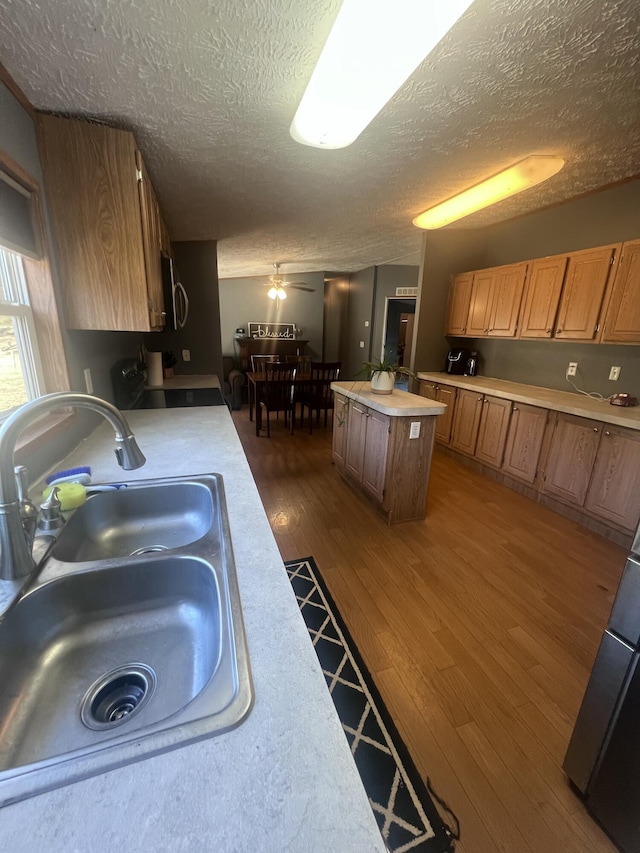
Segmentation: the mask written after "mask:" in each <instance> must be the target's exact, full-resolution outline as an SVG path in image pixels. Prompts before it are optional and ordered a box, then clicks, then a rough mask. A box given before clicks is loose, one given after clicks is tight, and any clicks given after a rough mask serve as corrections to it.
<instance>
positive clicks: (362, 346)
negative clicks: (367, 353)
mask: <svg viewBox="0 0 640 853" xmlns="http://www.w3.org/2000/svg"><path fill="white" fill-rule="evenodd" d="M360 349H364V341H360Z"/></svg>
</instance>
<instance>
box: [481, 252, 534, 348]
mask: <svg viewBox="0 0 640 853" xmlns="http://www.w3.org/2000/svg"><path fill="white" fill-rule="evenodd" d="M526 277H527V264H526V263H523V264H511V265H510V266H506V267H498V268H497V269H496V275H495V283H494V287H493V297H492V303H491V317H490V320H489V335H490V336H491V337H496V338H513V337H515V334H516V328H517V325H518V315H519V313H520V304H521V302H522V293H523V291H524V283H525V279H526Z"/></svg>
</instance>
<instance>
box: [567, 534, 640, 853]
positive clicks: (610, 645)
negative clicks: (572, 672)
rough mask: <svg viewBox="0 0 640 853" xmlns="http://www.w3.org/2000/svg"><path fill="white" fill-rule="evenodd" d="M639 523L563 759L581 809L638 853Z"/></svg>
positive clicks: (627, 849) (622, 845) (629, 851)
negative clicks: (580, 796) (583, 803)
mask: <svg viewBox="0 0 640 853" xmlns="http://www.w3.org/2000/svg"><path fill="white" fill-rule="evenodd" d="M639 660H640V528H639V529H638V532H637V533H636V536H635V539H634V541H633V545H632V549H631V554H630V555H629V557H628V559H627V562H626V565H625V570H624V573H623V575H622V580H621V581H620V586H619V587H618V591H617V593H616V598H615V601H614V603H613V608H612V610H611V615H610V617H609V624H608V625H607V629H606V631H605V632H604V635H603V637H602V642H601V643H600V648H599V650H598V654H597V656H596V660H595V663H594V665H593V670H592V672H591V677H590V679H589V683H588V685H587V689H586V691H585V694H584V699H583V700H582V706H581V708H580V712H579V714H578V719H577V720H576V725H575V728H574V730H573V735H572V737H571V741H570V743H569V748H568V750H567V754H566V757H565V760H564V769H565V771H566V773H567V775H568V776H569V778H570V779H571V780H572V781H573V782H574V784H575V785H576V786H577V787H578V788H579V789H580V791H581V792H582V793H583V794H584V796H585V800H586V804H587V808H588V810H589V811H590V812H591V814H592V815H593V816H594V817H595V818H596V819H597V820H598V821H599V822H600V823H601V824H602V826H603V827H604V829H605V830H606V831H607V832H608V833H609V835H610V836H611V837H612V838H613V840H614V841H615V842H616V844H618V846H619V847H620V848H621V850H623V851H624V853H640V665H639V663H638V661H639Z"/></svg>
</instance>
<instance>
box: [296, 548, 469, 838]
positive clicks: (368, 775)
mask: <svg viewBox="0 0 640 853" xmlns="http://www.w3.org/2000/svg"><path fill="white" fill-rule="evenodd" d="M285 566H286V569H287V574H288V575H289V580H290V581H291V585H292V587H293V590H294V592H295V594H296V598H297V600H298V605H299V607H300V611H301V613H302V616H303V618H304V621H305V623H306V625H307V628H308V630H309V635H310V637H311V640H312V642H313V645H314V647H315V650H316V653H317V655H318V659H319V661H320V665H321V666H322V671H323V673H324V676H325V678H326V680H327V685H328V687H329V692H330V693H331V696H332V698H333V702H334V704H335V706H336V709H337V711H338V716H339V717H340V721H341V722H342V728H343V729H344V733H345V735H346V736H347V740H348V742H349V745H350V746H351V752H352V754H353V757H354V760H355V762H356V766H357V767H358V771H359V772H360V777H361V778H362V783H363V785H364V788H365V790H366V792H367V795H368V797H369V802H370V803H371V808H372V809H373V812H374V814H375V817H376V820H377V822H378V826H379V827H380V832H381V833H382V837H383V839H384V841H385V844H386V845H387V848H388V849H389V850H390V851H392V853H449V851H452V850H453V849H454V847H453V843H454V842H453V839H454V838H456V837H459V833H456V834H455V835H454V834H453V833H452V832H451V830H450V829H449V828H448V827H447V826H446V824H445V823H444V821H443V820H442V818H441V817H440V815H439V813H438V811H437V810H436V807H435V806H434V804H433V801H432V799H431V797H430V795H429V792H428V790H427V788H426V786H425V784H424V783H423V781H422V779H421V778H420V775H419V773H418V771H417V770H416V767H415V765H414V763H413V761H412V760H411V757H410V756H409V753H408V751H407V748H406V747H405V745H404V743H403V741H402V738H401V737H400V735H399V734H398V731H397V729H396V727H395V725H394V724H393V721H392V719H391V717H390V715H389V712H388V711H387V709H386V707H385V705H384V702H383V701H382V698H381V697H380V694H379V693H378V690H377V689H376V686H375V684H374V683H373V680H372V678H371V675H370V674H369V671H368V670H367V668H366V666H365V665H364V662H363V660H362V658H361V657H360V654H359V652H358V649H357V648H356V645H355V643H354V642H353V640H352V638H351V636H350V634H349V632H348V630H347V628H346V626H345V624H344V622H343V620H342V617H341V616H340V613H339V612H338V609H337V607H336V605H335V602H334V601H333V599H332V598H331V595H330V594H329V592H328V590H327V588H326V586H325V584H324V581H323V580H322V577H321V576H320V573H319V571H318V567H317V566H316V564H315V562H314V560H313V558H312V557H307V558H306V559H304V560H290V561H289V562H286V563H285Z"/></svg>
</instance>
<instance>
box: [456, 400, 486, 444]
mask: <svg viewBox="0 0 640 853" xmlns="http://www.w3.org/2000/svg"><path fill="white" fill-rule="evenodd" d="M482 400H483V396H482V394H478V392H477V391H459V392H458V399H457V401H456V410H455V414H454V416H453V431H452V436H451V447H452V448H453V449H454V450H459V451H460V453H467V454H469V455H470V456H473V454H474V453H475V452H476V443H477V440H478V428H479V426H480V415H481V414H482Z"/></svg>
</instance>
